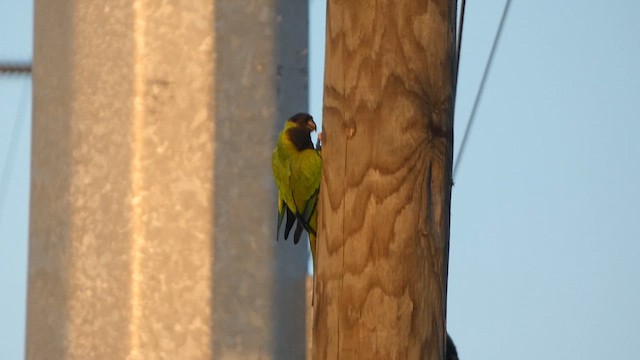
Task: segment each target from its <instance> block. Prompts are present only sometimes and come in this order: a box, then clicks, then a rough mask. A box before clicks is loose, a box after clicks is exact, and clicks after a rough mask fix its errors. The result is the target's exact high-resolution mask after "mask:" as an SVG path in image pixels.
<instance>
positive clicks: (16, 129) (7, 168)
mask: <svg viewBox="0 0 640 360" xmlns="http://www.w3.org/2000/svg"><path fill="white" fill-rule="evenodd" d="M27 84H28V82H27V81H25V82H24V84H23V85H22V93H21V95H20V103H19V104H18V111H17V113H16V118H15V120H14V123H13V130H12V131H11V138H10V139H9V148H8V149H7V156H6V158H5V159H4V168H3V169H2V173H1V174H0V220H2V212H3V209H4V205H5V204H4V203H5V200H6V196H7V189H8V188H9V180H10V179H11V173H12V172H13V168H14V166H13V163H14V161H15V158H16V151H17V147H18V140H19V139H20V133H21V132H22V126H23V125H24V119H23V118H24V109H25V106H26V100H27Z"/></svg>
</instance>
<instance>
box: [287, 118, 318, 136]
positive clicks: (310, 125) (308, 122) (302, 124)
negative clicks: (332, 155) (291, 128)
mask: <svg viewBox="0 0 640 360" xmlns="http://www.w3.org/2000/svg"><path fill="white" fill-rule="evenodd" d="M287 121H288V122H290V123H292V124H295V127H298V128H301V129H307V131H309V132H312V131H316V123H315V121H313V117H312V116H311V115H309V114H307V113H298V114H295V115H293V116H292V117H290V118H289V120H287Z"/></svg>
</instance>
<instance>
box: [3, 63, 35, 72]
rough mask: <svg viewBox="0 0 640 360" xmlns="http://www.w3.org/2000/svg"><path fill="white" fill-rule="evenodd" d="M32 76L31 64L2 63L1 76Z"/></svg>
mask: <svg viewBox="0 0 640 360" xmlns="http://www.w3.org/2000/svg"><path fill="white" fill-rule="evenodd" d="M5 73H6V74H31V63H30V62H0V75H1V74H5Z"/></svg>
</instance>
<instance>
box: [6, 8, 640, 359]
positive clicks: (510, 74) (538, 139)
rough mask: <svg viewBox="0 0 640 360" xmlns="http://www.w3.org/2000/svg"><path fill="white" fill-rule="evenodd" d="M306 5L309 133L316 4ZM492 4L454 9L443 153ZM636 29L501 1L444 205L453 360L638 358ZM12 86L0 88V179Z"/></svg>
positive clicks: (24, 54)
mask: <svg viewBox="0 0 640 360" xmlns="http://www.w3.org/2000/svg"><path fill="white" fill-rule="evenodd" d="M310 4H311V9H310V13H311V46H310V85H311V87H310V99H311V104H310V112H311V113H312V114H313V115H314V116H315V118H316V119H320V118H321V109H322V103H321V101H322V67H323V60H322V52H323V51H324V9H323V5H324V1H322V0H310ZM503 5H504V2H503V1H502V0H500V1H483V2H480V1H469V2H468V5H467V6H468V8H467V13H466V16H467V17H466V20H465V35H464V43H463V52H462V63H461V71H460V82H459V88H458V96H459V97H458V102H457V109H456V125H455V130H456V150H457V149H458V146H459V141H460V140H461V139H462V132H463V131H464V128H465V126H466V122H467V119H468V116H469V112H470V110H471V105H472V103H473V99H474V96H475V93H476V90H477V87H478V83H479V81H480V78H481V76H482V70H483V68H484V65H485V62H486V59H487V56H488V53H489V49H490V48H491V42H492V40H493V36H494V33H495V30H496V28H497V25H498V21H499V18H500V14H501V11H502V7H503ZM31 13H32V7H31V4H29V3H28V2H16V1H10V0H0V59H15V60H21V59H29V58H31V38H32V32H31V31H32V30H31V29H32V22H31V21H32V20H31ZM638 15H640V2H638V1H635V0H610V1H591V0H582V1H578V0H565V1H561V2H559V1H551V0H539V1H524V0H513V1H512V5H511V11H510V13H509V16H508V18H507V21H506V24H505V28H504V33H503V37H502V41H501V43H500V46H499V48H498V50H497V53H496V55H495V60H494V64H493V69H492V71H491V73H490V75H489V79H488V83H487V86H486V89H485V93H484V96H483V101H482V103H481V104H480V107H479V109H478V113H477V118H476V120H475V126H474V127H473V132H472V133H471V135H470V138H469V142H468V144H467V149H466V152H465V158H464V160H463V162H462V163H461V166H460V169H459V172H458V174H457V176H456V178H455V187H454V190H453V204H452V231H451V262H450V277H449V330H450V332H451V334H452V336H453V337H454V339H455V341H456V343H457V345H458V349H459V352H460V355H461V357H462V358H463V359H477V360H485V359H486V360H489V359H490V360H496V359H521V360H534V359H535V360H539V359H585V360H590V359H609V358H621V359H640V342H638V341H637V339H638V334H640V311H639V310H638V305H637V304H640V265H639V261H638V259H639V258H640V217H639V216H638V215H639V214H640V205H639V204H640V190H639V189H638V184H640V115H638V110H637V106H638V103H639V102H640V101H639V100H640V67H639V66H638V64H640V36H639V34H640V22H639V21H638V20H637V18H638ZM25 82H26V80H25V78H22V77H15V76H14V77H6V76H3V77H2V78H0V115H1V116H0V171H2V169H5V162H6V158H7V153H8V150H9V147H10V146H9V145H10V138H11V134H12V133H13V130H12V129H13V126H14V121H15V120H16V116H17V114H18V111H20V110H19V107H20V106H19V103H20V97H21V93H22V92H23V91H24V84H25ZM29 90H30V87H27V89H26V91H29ZM29 109H30V105H29V103H28V102H27V103H26V104H25V107H24V109H23V110H22V111H23V114H24V115H25V116H23V117H22V119H21V121H24V127H23V128H22V131H21V133H20V136H19V137H18V139H17V140H16V141H15V144H16V145H15V148H14V149H15V152H14V154H15V157H14V159H13V161H12V166H11V167H10V168H8V169H7V170H8V172H9V173H10V174H11V177H10V179H9V181H7V182H6V186H5V187H4V188H2V189H0V200H2V199H4V204H0V206H3V208H2V211H1V212H0V214H1V216H2V218H0V293H1V294H2V297H0V359H9V360H11V359H21V358H22V357H23V334H24V311H25V306H24V305H25V304H24V301H25V291H26V287H25V280H26V249H27V245H26V244H27V211H28V184H29V181H28V175H29V146H30V145H29V125H28V124H29V123H28V121H29V120H28V119H29V116H30V111H29ZM2 175H3V176H4V175H5V173H2ZM2 194H5V195H6V196H5V197H4V198H2Z"/></svg>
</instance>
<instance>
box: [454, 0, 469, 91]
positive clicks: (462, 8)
mask: <svg viewBox="0 0 640 360" xmlns="http://www.w3.org/2000/svg"><path fill="white" fill-rule="evenodd" d="M466 5H467V0H462V5H461V6H460V25H459V26H458V39H457V41H458V46H457V49H456V52H457V54H456V57H457V59H456V87H458V86H457V85H458V70H459V69H460V50H461V49H462V31H463V30H464V10H465V9H466Z"/></svg>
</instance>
